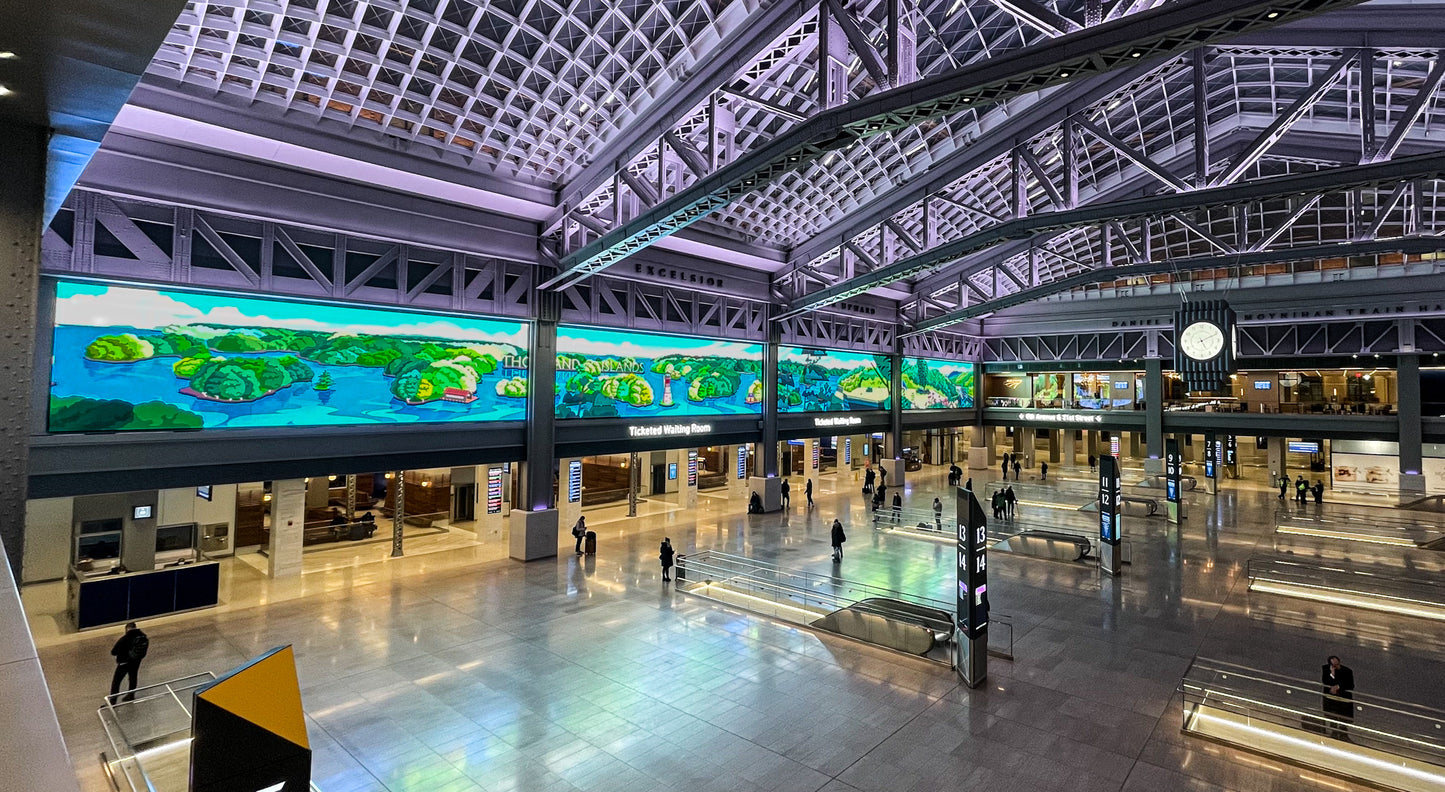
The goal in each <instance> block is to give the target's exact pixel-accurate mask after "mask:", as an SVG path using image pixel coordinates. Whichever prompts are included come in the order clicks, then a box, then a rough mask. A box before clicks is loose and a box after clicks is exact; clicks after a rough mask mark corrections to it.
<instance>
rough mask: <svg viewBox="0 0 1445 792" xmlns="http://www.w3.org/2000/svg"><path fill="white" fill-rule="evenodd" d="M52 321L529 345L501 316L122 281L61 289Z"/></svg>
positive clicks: (522, 328)
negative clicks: (468, 317)
mask: <svg viewBox="0 0 1445 792" xmlns="http://www.w3.org/2000/svg"><path fill="white" fill-rule="evenodd" d="M316 317H320V318H316ZM55 322H56V324H57V325H75V326H81V327H113V326H128V327H134V328H137V329H142V330H146V329H149V330H158V329H161V328H164V327H167V326H169V325H182V324H214V325H245V326H255V327H275V328H284V329H288V330H311V331H315V332H321V333H332V334H335V333H346V334H357V333H367V334H373V335H388V336H417V337H422V338H430V339H438V340H449V341H478V342H490V343H502V344H512V345H514V346H518V347H521V348H523V349H525V348H526V346H527V328H526V326H525V325H523V324H521V323H513V322H504V323H499V325H498V327H497V328H496V329H492V328H490V327H488V328H485V329H484V328H479V327H468V326H466V325H467V324H469V323H468V322H465V320H458V321H452V320H449V319H447V318H445V317H441V316H430V315H427V314H417V313H412V312H403V311H386V310H377V309H370V308H364V307H360V306H328V305H315V304H308V303H294V302H288V301H276V300H258V299H252V298H245V297H235V298H226V297H223V296H220V295H202V294H189V293H180V292H171V293H167V292H160V291H155V290H152V289H133V288H126V287H121V286H111V287H109V288H106V290H105V291H104V292H102V293H98V294H97V293H90V292H88V291H77V292H76V293H72V294H62V295H61V296H60V297H59V298H58V299H57V300H56V303H55ZM508 330H510V332H508Z"/></svg>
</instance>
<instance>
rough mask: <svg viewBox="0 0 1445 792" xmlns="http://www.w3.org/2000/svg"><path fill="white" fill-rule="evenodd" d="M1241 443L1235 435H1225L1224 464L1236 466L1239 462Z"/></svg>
mask: <svg viewBox="0 0 1445 792" xmlns="http://www.w3.org/2000/svg"><path fill="white" fill-rule="evenodd" d="M1238 455H1239V444H1238V441H1237V440H1236V439H1235V437H1234V435H1225V437H1224V464H1226V465H1229V466H1230V467H1234V466H1235V465H1236V464H1238Z"/></svg>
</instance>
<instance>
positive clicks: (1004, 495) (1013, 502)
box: [989, 487, 1019, 520]
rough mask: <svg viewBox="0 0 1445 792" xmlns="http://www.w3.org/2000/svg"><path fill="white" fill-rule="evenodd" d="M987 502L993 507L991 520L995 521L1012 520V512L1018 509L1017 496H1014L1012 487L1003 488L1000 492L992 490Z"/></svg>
mask: <svg viewBox="0 0 1445 792" xmlns="http://www.w3.org/2000/svg"><path fill="white" fill-rule="evenodd" d="M989 502H990V503H991V504H992V506H993V518H994V519H995V520H1004V519H1007V520H1012V519H1013V517H1014V512H1015V511H1017V509H1018V502H1019V499H1018V496H1017V495H1014V488H1013V487H1004V488H1003V489H1000V490H994V491H993V495H992V496H991V497H990V498H989Z"/></svg>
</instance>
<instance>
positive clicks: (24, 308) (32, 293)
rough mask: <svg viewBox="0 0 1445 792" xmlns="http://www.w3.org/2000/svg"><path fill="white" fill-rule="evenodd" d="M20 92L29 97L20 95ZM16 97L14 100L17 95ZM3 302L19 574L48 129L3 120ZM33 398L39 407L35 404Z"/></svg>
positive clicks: (8, 544)
mask: <svg viewBox="0 0 1445 792" xmlns="http://www.w3.org/2000/svg"><path fill="white" fill-rule="evenodd" d="M21 98H22V99H23V98H24V97H21ZM12 101H13V100H12ZM0 140H3V141H4V145H0V171H3V172H4V174H5V177H4V178H5V187H4V189H0V295H3V297H0V310H3V312H4V323H5V324H4V333H3V336H0V337H3V340H4V342H5V343H4V346H3V351H0V357H3V360H0V365H3V366H4V370H5V386H4V387H3V388H0V437H3V448H4V453H0V480H3V481H4V484H5V485H4V486H3V487H0V493H3V494H0V541H3V542H4V545H5V553H6V555H7V556H8V558H9V561H10V570H11V572H12V574H13V575H14V576H15V579H16V580H20V579H21V574H20V569H21V562H22V561H23V559H24V554H25V492H26V489H27V485H28V482H29V476H30V471H29V466H30V445H29V443H30V439H29V435H30V426H31V422H32V419H33V420H34V421H35V426H36V428H37V429H39V428H40V427H41V426H42V425H43V418H44V409H45V407H44V405H46V404H48V403H49V397H48V394H46V392H45V390H43V389H41V390H37V392H36V393H35V394H33V396H34V398H33V400H32V393H31V389H32V386H33V384H34V381H33V380H32V375H33V369H34V366H35V359H36V357H37V355H36V354H35V310H36V305H37V303H38V302H39V290H40V233H41V227H42V224H43V222H44V217H45V143H46V131H45V130H43V129H40V128H38V127H32V126H27V125H22V124H9V123H0ZM32 404H33V405H34V410H35V412H32Z"/></svg>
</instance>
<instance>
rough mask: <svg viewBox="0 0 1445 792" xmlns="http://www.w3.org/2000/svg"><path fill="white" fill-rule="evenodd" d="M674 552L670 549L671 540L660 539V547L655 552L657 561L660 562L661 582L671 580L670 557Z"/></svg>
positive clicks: (666, 538)
mask: <svg viewBox="0 0 1445 792" xmlns="http://www.w3.org/2000/svg"><path fill="white" fill-rule="evenodd" d="M674 555H676V552H674V551H673V549H672V540H671V539H669V538H668V537H666V536H664V537H662V547H661V548H659V549H658V551H657V560H658V561H661V562H662V582H664V583H666V582H668V581H670V580H672V557H673V556H674Z"/></svg>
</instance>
